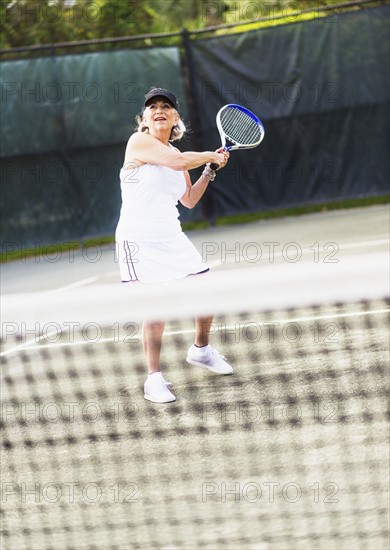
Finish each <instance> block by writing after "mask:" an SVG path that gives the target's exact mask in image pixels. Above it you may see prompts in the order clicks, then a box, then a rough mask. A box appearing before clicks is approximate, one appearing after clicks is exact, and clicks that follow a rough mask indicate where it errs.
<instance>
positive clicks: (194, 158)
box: [124, 132, 224, 171]
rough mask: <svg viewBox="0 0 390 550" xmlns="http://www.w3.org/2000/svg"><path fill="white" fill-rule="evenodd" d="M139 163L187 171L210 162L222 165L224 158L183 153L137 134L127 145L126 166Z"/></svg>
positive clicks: (220, 155) (147, 136)
mask: <svg viewBox="0 0 390 550" xmlns="http://www.w3.org/2000/svg"><path fill="white" fill-rule="evenodd" d="M137 161H139V162H141V163H145V164H160V165H162V166H167V167H168V168H172V170H177V171H185V170H191V169H192V168H198V167H199V166H202V165H203V164H207V163H208V162H215V163H216V164H222V163H223V161H224V156H223V155H222V154H221V153H214V152H213V151H203V152H202V153H196V152H193V151H186V152H184V153H181V152H179V151H177V150H175V149H173V148H172V147H167V146H165V145H164V144H163V143H161V142H160V141H159V140H158V139H156V138H154V137H153V136H150V135H149V134H145V133H142V132H136V133H134V134H133V135H132V136H131V137H130V139H129V141H128V143H127V147H126V154H125V163H124V164H125V165H126V164H127V163H130V162H137Z"/></svg>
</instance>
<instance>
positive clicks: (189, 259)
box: [115, 164, 208, 283]
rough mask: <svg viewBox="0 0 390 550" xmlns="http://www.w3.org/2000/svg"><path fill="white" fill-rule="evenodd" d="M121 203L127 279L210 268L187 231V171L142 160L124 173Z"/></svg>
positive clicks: (121, 256) (120, 249) (119, 232)
mask: <svg viewBox="0 0 390 550" xmlns="http://www.w3.org/2000/svg"><path fill="white" fill-rule="evenodd" d="M120 180H121V192H122V207H121V212H120V218H119V222H118V225H117V228H116V233H115V240H116V246H117V260H118V261H119V267H120V274H121V280H122V281H123V282H129V281H140V282H141V283H162V282H167V281H172V280H175V279H181V278H183V277H186V276H187V275H191V274H196V273H200V272H202V271H206V270H207V269H208V267H207V264H206V263H205V262H203V260H202V257H201V255H200V254H199V252H198V251H197V250H196V248H195V247H194V245H193V244H192V243H191V241H190V240H189V239H188V237H187V236H186V235H185V234H184V233H183V231H182V228H181V225H180V221H179V219H178V218H179V211H178V209H177V206H176V205H177V203H178V200H179V199H180V198H181V197H182V196H183V195H184V193H185V190H186V181H185V177H184V173H183V172H179V171H176V170H172V169H171V168H167V167H166V166H160V165H155V164H144V165H143V166H141V167H136V168H132V169H129V170H126V169H124V168H122V170H121V172H120Z"/></svg>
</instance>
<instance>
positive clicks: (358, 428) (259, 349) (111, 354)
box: [2, 210, 389, 550]
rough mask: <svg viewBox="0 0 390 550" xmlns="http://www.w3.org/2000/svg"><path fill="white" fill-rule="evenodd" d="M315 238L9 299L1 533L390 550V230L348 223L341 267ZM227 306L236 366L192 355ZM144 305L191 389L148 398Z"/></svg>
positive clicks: (218, 334)
mask: <svg viewBox="0 0 390 550" xmlns="http://www.w3.org/2000/svg"><path fill="white" fill-rule="evenodd" d="M381 212H382V214H383V212H384V211H383V210H381ZM340 216H341V215H340ZM349 216H350V217H351V216H352V217H353V215H349ZM347 217H348V214H347ZM313 219H314V218H313ZM337 220H338V218H337V217H333V221H334V224H333V226H332V227H333V231H335V227H337V223H338V221H337ZM283 223H284V222H281V224H280V226H279V230H280V231H281V230H282V229H281V228H282V226H283ZM286 223H287V227H285V229H286V231H287V233H288V231H289V228H288V222H286ZM305 223H308V222H307V220H306V221H302V222H300V221H296V230H297V231H298V232H299V230H301V231H302V234H303V233H304V227H303V225H304V224H305ZM300 224H301V225H300ZM302 224H303V225H302ZM346 225H348V221H347V222H346V221H345V220H344V221H343V222H342V220H341V218H340V228H341V227H343V228H344V229H343V231H345V227H346ZM256 227H258V229H259V230H262V231H263V233H262V234H263V236H264V234H265V233H267V231H271V230H272V232H273V235H274V240H275V241H278V242H280V243H282V244H281V245H280V248H279V250H283V242H284V243H286V242H287V241H283V240H282V238H281V236H280V234H279V235H278V233H277V231H278V224H277V222H272V224H269V225H267V224H265V225H260V226H256ZM360 227H361V225H360ZM253 228H254V226H251V227H250V228H249V229H248V231H249V233H248V237H247V238H246V240H245V237H244V235H243V234H242V233H240V231H241V229H239V228H237V232H236V234H237V235H240V239H241V241H240V242H241V243H245V242H246V243H249V242H260V239H261V238H262V237H260V236H258V237H256V235H255V236H254V234H253ZM306 229H307V227H306ZM330 231H331V230H330ZM249 234H250V236H249ZM308 235H310V236H307V237H306V238H307V241H305V242H303V239H299V244H300V245H301V249H302V251H304V250H310V252H309V253H307V254H306V256H305V253H303V254H302V258H300V260H299V261H296V262H293V261H288V260H286V257H285V256H283V255H281V256H279V257H278V256H277V257H276V258H277V259H276V260H275V262H274V263H272V265H271V264H270V262H268V264H267V265H257V264H256V262H253V261H251V258H252V259H253V257H251V256H250V253H251V254H254V253H256V249H254V248H253V247H252V248H251V249H249V248H247V249H246V253H247V256H246V257H243V255H241V256H240V261H239V262H231V263H230V265H229V262H223V265H220V266H217V265H218V262H217V261H215V265H216V266H217V267H216V268H215V270H213V273H211V274H210V275H207V276H202V277H196V278H193V279H187V280H185V281H180V282H179V283H177V284H173V285H171V284H170V285H163V286H162V287H159V286H153V287H148V288H145V287H143V286H138V287H133V288H131V289H130V288H129V287H127V286H126V285H118V284H115V283H112V282H110V280H109V277H108V278H107V280H105V281H103V282H102V281H91V283H92V284H86V285H80V286H77V285H75V284H73V282H72V281H71V280H69V286H70V288H64V289H63V290H62V291H61V292H53V293H52V294H47V295H46V298H45V299H43V297H44V296H43V294H42V292H41V291H37V292H28V293H25V292H20V291H18V292H14V293H9V294H8V293H7V294H5V295H4V297H3V324H2V338H3V346H2V428H3V433H4V436H3V449H2V466H3V467H2V470H3V473H2V508H3V520H2V548H4V549H18V550H19V549H20V550H22V549H37V550H38V549H39V550H43V549H59V548H61V549H92V548H93V549H95V548H96V549H118V550H119V549H120V550H122V549H133V548H134V549H135V548H139V549H149V548H156V549H172V550H173V549H182V548H183V549H189V550H192V549H195V548H205V549H210V550H211V549H219V548H227V549H233V548H234V549H236V548H247V549H259V550H260V549H261V550H263V549H264V550H267V549H270V550H273V549H275V550H276V549H284V548H286V549H287V548H299V549H312V548H320V549H331V548H334V549H336V548H343V549H352V548H362V549H363V548H365V549H366V548H372V549H385V548H388V475H389V467H388V410H387V408H388V407H387V405H388V402H387V393H388V381H387V372H388V360H389V350H388V345H389V344H388V314H389V300H388V252H387V251H386V250H385V247H386V243H385V239H384V238H383V235H381V234H379V233H378V234H376V235H367V236H366V237H365V238H360V239H356V241H358V240H359V242H361V243H362V242H363V243H366V244H365V245H364V244H363V246H362V247H361V248H358V246H355V247H354V246H352V245H353V239H352V238H350V239H346V240H345V242H344V243H342V242H341V240H340V239H338V238H337V235H334V237H333V238H332V239H328V240H329V242H333V243H338V245H339V250H345V251H348V252H346V253H345V254H341V253H340V254H339V255H338V259H339V260H340V261H339V262H337V263H332V262H324V261H323V259H324V254H322V256H321V261H318V262H315V261H314V260H313V258H314V256H312V254H314V253H315V249H314V250H312V249H311V248H310V247H311V246H313V244H314V242H316V241H315V238H316V235H315V234H314V233H310V234H308ZM209 237H210V234H209ZM363 237H364V236H363ZM218 239H220V240H218ZM310 239H312V241H311V240H310ZM222 240H223V239H222ZM222 240H221V232H220V230H216V232H215V234H214V238H213V239H209V242H213V243H216V242H219V243H220V242H222ZM264 240H265V239H264V237H263V238H262V241H261V244H262V247H263V249H264ZM290 240H291V241H292V240H293V239H290ZM267 242H268V241H267ZM294 242H297V241H294ZM323 242H324V241H321V247H322V248H321V252H322V253H323V252H324V249H323V244H322V243H323ZM368 242H370V243H374V242H376V244H371V245H367V243H368ZM228 244H229V246H231V243H228ZM346 245H350V246H349V248H348V247H347V246H346ZM343 246H344V248H342V247H343ZM210 250H211V249H210ZM286 250H287V249H286ZM240 251H241V252H242V251H243V248H242V247H241V248H240ZM326 252H327V253H330V252H332V250H331V249H328V250H327V251H326ZM293 253H294V249H293V248H292V247H290V249H289V250H288V254H290V256H288V257H289V258H293V255H292V254H293ZM58 267H59V268H60V266H58ZM68 267H69V266H68ZM71 267H72V268H73V270H74V269H76V266H71ZM13 269H14V268H13ZM114 269H115V266H114V267H112V270H114ZM83 277H85V279H87V278H88V277H91V273H87V272H85V273H84V272H81V271H80V273H79V279H80V280H81V279H82V278H83ZM64 283H65V281H61V285H62V286H66V285H65V284H64ZM7 284H8V285H9V287H8V288H11V286H12V283H11V281H9V282H8V283H7ZM33 284H34V283H33ZM36 284H37V285H38V282H36ZM72 284H73V286H72ZM210 312H215V313H216V317H215V321H214V325H213V329H212V331H213V341H212V343H213V345H214V346H215V347H216V348H217V349H218V350H219V351H220V352H221V353H223V354H224V355H225V356H226V357H227V358H228V360H229V362H230V363H231V364H232V365H233V366H234V368H235V372H234V374H233V375H231V376H218V375H215V374H212V373H210V372H208V371H205V370H203V369H200V368H197V367H192V366H190V365H188V364H187V363H186V362H185V357H186V351H187V348H188V347H189V346H190V345H191V343H192V341H193V322H192V319H193V316H194V315H197V314H205V313H210ZM145 317H147V318H152V319H160V318H166V319H168V322H167V327H166V334H165V338H164V346H163V352H162V368H163V372H164V376H165V377H166V379H167V380H169V381H170V382H171V383H172V388H173V391H174V393H175V395H176V396H177V401H176V402H175V403H172V404H166V405H157V404H153V403H150V402H147V401H145V400H144V398H143V392H142V386H143V382H144V377H145V365H144V358H143V352H142V342H141V323H142V319H143V318H145Z"/></svg>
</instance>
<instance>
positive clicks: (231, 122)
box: [210, 103, 264, 170]
mask: <svg viewBox="0 0 390 550" xmlns="http://www.w3.org/2000/svg"><path fill="white" fill-rule="evenodd" d="M217 128H218V131H219V135H220V136H221V142H222V149H224V150H225V151H234V150H235V149H251V148H252V147H257V146H258V145H260V143H261V142H262V141H263V138H264V126H263V125H262V123H261V122H260V120H259V119H258V118H257V116H256V115H254V114H253V113H252V112H251V111H249V110H248V109H245V107H241V105H235V104H234V103H229V105H225V106H224V107H222V108H221V109H220V110H219V111H218V113H217ZM226 140H228V141H230V142H231V143H232V144H233V145H230V146H229V147H227V146H226ZM210 168H211V169H212V170H217V168H218V164H215V163H211V164H210Z"/></svg>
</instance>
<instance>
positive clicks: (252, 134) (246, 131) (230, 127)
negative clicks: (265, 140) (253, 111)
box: [221, 108, 262, 145]
mask: <svg viewBox="0 0 390 550" xmlns="http://www.w3.org/2000/svg"><path fill="white" fill-rule="evenodd" d="M221 126H222V129H223V131H224V133H225V135H226V137H227V138H228V139H229V140H230V141H232V142H233V143H236V144H240V145H255V144H257V143H259V142H260V141H261V139H262V128H261V126H260V125H259V124H258V123H257V122H256V121H255V120H253V119H252V118H251V117H250V116H249V115H247V114H246V113H244V112H243V111H240V110H239V109H236V108H228V109H226V110H224V111H223V112H222V113H221Z"/></svg>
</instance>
